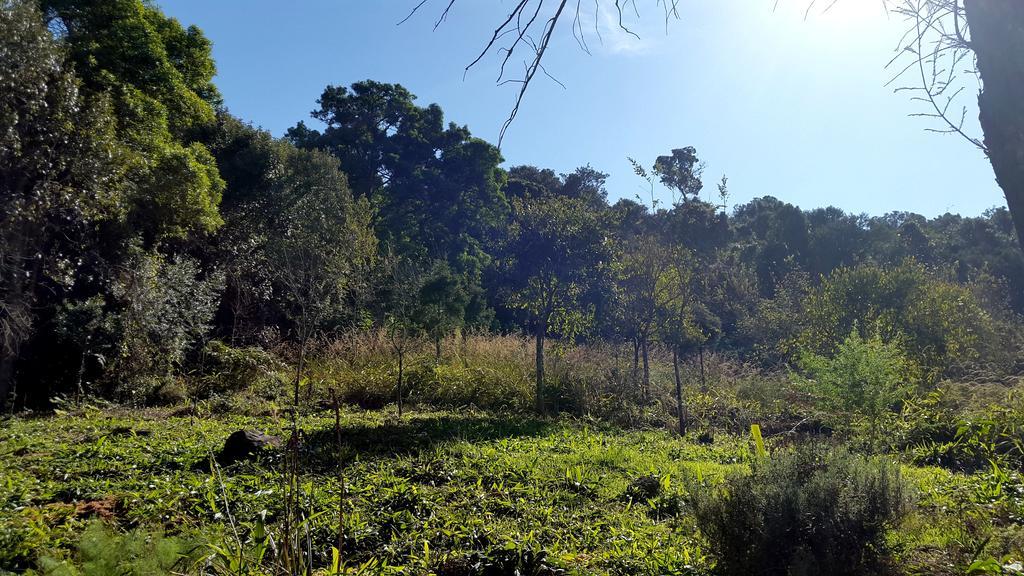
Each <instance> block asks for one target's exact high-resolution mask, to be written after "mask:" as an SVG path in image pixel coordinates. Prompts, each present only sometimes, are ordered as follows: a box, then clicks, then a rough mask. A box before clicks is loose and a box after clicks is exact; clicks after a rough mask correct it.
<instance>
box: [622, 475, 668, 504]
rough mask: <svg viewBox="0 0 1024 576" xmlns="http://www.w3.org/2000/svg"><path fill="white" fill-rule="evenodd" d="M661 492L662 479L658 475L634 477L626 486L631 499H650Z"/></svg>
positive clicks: (628, 496)
mask: <svg viewBox="0 0 1024 576" xmlns="http://www.w3.org/2000/svg"><path fill="white" fill-rule="evenodd" d="M660 492H661V480H660V479H658V477H657V476H652V475H648V476H640V477H639V478H634V479H633V481H632V482H630V483H629V486H627V487H626V494H625V495H626V497H627V498H628V499H630V500H639V501H644V500H650V499H652V498H654V497H655V496H657V495H658V494H659V493H660Z"/></svg>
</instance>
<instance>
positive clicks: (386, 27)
mask: <svg viewBox="0 0 1024 576" xmlns="http://www.w3.org/2000/svg"><path fill="white" fill-rule="evenodd" d="M157 1H158V4H159V5H160V6H161V7H162V8H163V9H164V11H165V12H166V13H168V14H169V15H171V16H174V17H176V18H178V19H179V20H180V21H181V22H182V23H183V24H185V25H188V24H196V25H198V26H199V27H200V28H202V29H203V30H204V32H205V33H206V35H207V36H208V37H209V38H210V39H211V40H212V41H213V53H214V56H215V58H216V60H217V66H218V75H217V84H218V86H219V87H220V90H221V92H222V93H223V95H224V100H225V102H226V104H227V106H228V108H229V109H230V110H231V112H233V113H234V114H236V115H237V116H240V117H241V118H243V119H245V120H248V121H250V122H252V123H254V124H256V125H259V126H262V127H264V128H266V129H268V130H270V131H271V132H272V133H273V134H275V135H281V134H283V133H284V131H285V130H286V129H287V128H288V127H290V126H292V125H294V124H295V123H296V122H298V121H299V120H307V122H308V116H309V112H310V111H311V110H312V109H313V107H314V106H315V100H316V98H317V97H318V96H319V94H320V92H321V91H322V90H323V88H324V86H325V85H327V84H335V85H348V84H351V83H353V82H356V81H359V80H364V79H368V78H370V79H375V80H380V81H386V82H397V83H401V84H403V85H405V86H406V87H407V88H409V89H410V90H411V91H412V92H413V93H414V94H416V95H417V96H418V97H419V99H418V102H419V103H420V104H421V105H426V104H428V103H431V102H436V103H438V104H440V105H441V107H442V108H443V109H444V111H445V113H446V115H447V117H448V119H449V120H452V121H455V122H457V123H459V124H466V125H468V126H469V127H470V129H471V130H472V131H473V133H474V134H475V135H477V136H480V137H482V138H485V139H488V140H490V141H492V142H496V141H497V137H498V132H499V130H500V128H501V124H502V122H503V120H504V119H505V117H506V116H507V114H508V112H509V110H510V107H511V105H512V102H513V100H514V95H515V89H516V88H515V87H514V86H496V85H495V83H494V79H495V76H496V75H497V57H496V56H491V57H490V58H488V59H485V60H484V61H483V62H481V63H480V64H479V65H478V66H477V67H476V68H474V69H473V70H471V71H470V72H469V73H468V75H467V76H466V78H465V79H463V68H464V66H465V65H466V64H468V63H469V62H470V61H471V60H472V59H473V58H474V57H475V56H476V54H477V52H479V50H480V49H481V48H482V46H483V45H484V43H485V42H486V40H487V39H488V38H489V36H490V33H491V31H492V30H493V28H494V27H495V25H496V24H497V23H498V22H499V21H500V20H501V19H502V18H503V16H504V15H505V14H506V13H507V12H508V10H509V9H510V7H511V4H510V3H509V2H508V1H502V0H459V1H458V2H456V4H455V7H454V9H453V12H452V14H451V15H450V17H449V18H448V20H447V21H446V22H444V23H443V24H442V25H441V26H440V27H439V28H438V30H437V31H433V23H434V20H435V19H436V17H437V16H438V15H439V14H440V12H441V10H442V9H443V8H444V5H446V4H447V1H446V0H430V2H428V3H427V5H426V6H424V7H423V8H422V9H421V12H420V13H419V14H418V15H417V16H415V17H413V18H412V19H411V20H410V21H408V22H406V23H405V24H403V25H401V26H396V23H397V22H398V21H400V20H401V19H402V18H403V17H404V16H405V15H406V14H408V12H409V10H410V9H411V8H412V7H413V6H415V4H416V3H418V0H373V1H365V0H364V1H356V0H302V1H296V2H281V1H280V0H218V1H216V2H211V1H209V0H157ZM772 3H773V0H720V1H714V2H712V1H703V2H697V1H683V2H680V4H681V8H680V12H681V20H678V21H673V22H671V24H670V26H669V30H668V33H667V34H666V32H665V27H664V20H663V18H662V17H661V8H660V7H658V6H656V3H655V0H637V5H638V7H639V9H640V16H641V17H640V19H639V20H637V19H636V17H635V16H630V17H629V20H628V21H629V23H630V25H631V26H632V27H633V29H634V30H635V31H637V32H638V33H639V35H640V39H639V40H638V39H636V38H633V37H632V36H629V35H627V34H625V33H623V32H621V31H618V30H617V29H616V28H615V26H614V25H613V21H612V20H611V19H610V16H611V14H608V13H602V14H600V15H598V17H597V20H598V28H599V29H600V30H601V32H602V34H601V36H602V38H603V42H598V40H597V38H596V36H595V35H594V34H593V32H592V29H593V26H594V17H593V16H591V15H588V16H587V18H588V19H589V22H588V23H587V28H588V29H591V35H590V38H589V40H590V47H591V54H590V55H588V54H586V53H584V52H582V51H581V50H580V49H579V48H578V47H577V44H576V42H575V40H574V39H573V37H572V34H571V31H570V28H569V24H570V22H571V21H570V20H566V22H565V24H564V25H563V26H562V30H561V32H560V33H559V34H557V36H556V38H555V40H554V42H553V45H552V47H551V52H550V56H549V57H548V58H547V59H546V60H545V62H546V68H547V70H548V72H550V73H551V74H552V75H553V76H555V77H556V78H558V80H559V81H561V82H562V83H563V84H564V85H565V88H564V89H563V88H562V87H560V86H559V85H558V84H557V83H555V82H553V81H551V80H549V79H547V78H542V77H538V79H537V81H536V82H535V84H534V85H533V87H532V88H531V90H530V92H529V93H528V94H527V97H526V102H525V104H524V106H523V107H522V109H521V112H520V115H519V119H518V120H517V121H516V122H515V124H513V126H512V127H511V129H510V130H509V132H508V134H507V135H506V137H505V142H504V145H503V148H502V153H503V155H504V156H505V158H506V166H512V165H516V164H535V165H537V166H541V167H548V168H553V169H555V170H556V171H559V172H569V171H571V170H572V169H574V168H575V167H576V166H581V165H586V164H590V165H592V166H593V167H595V168H597V169H599V170H602V171H604V172H608V173H609V174H610V175H611V177H610V178H609V186H608V188H609V192H610V194H611V196H612V197H613V198H616V197H633V196H635V195H636V194H637V193H641V192H643V190H644V189H643V188H642V187H641V186H640V184H641V182H640V181H639V179H638V178H637V177H636V176H634V175H633V173H632V170H631V169H630V166H629V163H628V162H627V160H626V158H627V156H632V157H634V158H637V159H638V160H641V161H642V162H643V163H644V164H648V165H649V164H650V163H651V162H652V161H653V159H654V158H655V157H656V156H658V155H660V154H664V153H667V152H668V151H669V150H670V149H672V148H678V147H683V146H694V147H696V148H697V150H698V152H699V154H700V156H701V158H702V159H704V160H705V161H706V162H707V171H706V173H705V178H704V180H705V191H706V192H708V191H710V190H713V189H714V183H715V182H716V181H717V180H718V178H719V177H720V176H721V175H722V174H723V173H724V174H727V175H728V177H729V188H730V192H731V204H736V203H740V202H745V201H747V200H749V199H750V198H753V197H756V196H763V195H773V196H776V197H778V198H781V199H783V200H785V201H787V202H792V203H794V204H798V205H800V206H801V207H803V208H813V207H818V206H826V205H833V206H838V207H840V208H843V209H844V210H848V211H852V212H856V213H861V212H864V213H868V214H872V215H876V214H883V213H886V212H890V211H894V210H907V211H913V212H918V213H921V214H925V215H927V216H934V215H937V214H941V213H944V212H947V211H950V212H958V213H961V214H965V215H976V214H979V213H981V212H982V211H984V210H985V209H987V208H990V207H992V206H1002V205H1004V201H1003V197H1002V194H1001V192H1000V191H999V188H998V187H997V186H996V184H995V181H994V179H993V176H992V170H991V167H990V166H989V164H988V161H987V160H986V159H985V158H984V156H983V155H982V153H981V152H980V151H978V150H975V149H972V148H971V147H970V145H969V144H967V143H966V142H964V141H962V140H960V139H958V138H956V137H953V136H949V135H939V134H934V133H929V132H926V131H925V129H926V128H928V127H930V126H935V125H934V124H932V123H930V122H929V121H928V120H925V119H921V118H911V117H908V114H911V113H913V112H921V111H923V109H922V108H921V107H920V105H918V104H915V103H913V102H911V101H910V100H909V96H908V95H907V94H906V93H899V94H897V93H894V92H893V87H892V86H890V87H885V86H884V85H885V83H886V81H887V80H888V79H889V77H890V76H891V75H892V72H891V71H887V70H885V69H884V66H885V64H886V62H888V61H889V60H890V59H891V58H892V56H893V55H894V48H895V47H896V45H897V42H898V40H899V36H900V34H901V32H902V30H903V27H904V23H903V22H902V21H901V20H900V19H899V18H898V17H895V16H887V15H886V14H885V12H884V10H883V9H882V7H881V2H880V0H843V1H842V2H840V4H839V5H837V7H835V8H834V9H833V10H832V11H830V12H828V13H825V14H812V15H811V16H810V17H809V18H808V19H807V20H806V21H805V20H804V19H803V7H804V6H805V5H806V0H780V2H779V7H778V9H777V10H776V11H775V12H773V11H772ZM583 4H585V5H586V4H590V3H589V2H584V3H583ZM605 4H606V5H611V4H613V3H612V2H605ZM515 64H516V65H518V66H521V65H522V61H521V60H520V61H518V62H515ZM968 91H969V92H970V91H976V88H971V87H969V88H968ZM963 103H964V104H965V105H968V106H971V107H972V108H971V109H970V110H969V112H968V124H967V127H968V129H969V130H970V131H972V132H975V133H978V134H980V129H979V128H978V126H977V113H976V110H974V109H973V106H974V95H973V93H969V94H968V95H967V97H966V98H964V99H963ZM666 196H667V195H666Z"/></svg>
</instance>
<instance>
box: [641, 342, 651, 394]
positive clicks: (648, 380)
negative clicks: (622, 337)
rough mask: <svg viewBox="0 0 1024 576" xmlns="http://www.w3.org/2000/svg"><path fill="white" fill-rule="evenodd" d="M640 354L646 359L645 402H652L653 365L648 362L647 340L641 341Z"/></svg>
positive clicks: (644, 378) (644, 377)
mask: <svg viewBox="0 0 1024 576" xmlns="http://www.w3.org/2000/svg"><path fill="white" fill-rule="evenodd" d="M640 353H641V355H642V356H643V359H644V374H643V393H644V402H650V400H651V364H650V362H649V361H648V354H647V338H641V339H640Z"/></svg>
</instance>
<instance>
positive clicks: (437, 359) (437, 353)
mask: <svg viewBox="0 0 1024 576" xmlns="http://www.w3.org/2000/svg"><path fill="white" fill-rule="evenodd" d="M440 363H441V337H440V336H438V337H435V338H434V364H440Z"/></svg>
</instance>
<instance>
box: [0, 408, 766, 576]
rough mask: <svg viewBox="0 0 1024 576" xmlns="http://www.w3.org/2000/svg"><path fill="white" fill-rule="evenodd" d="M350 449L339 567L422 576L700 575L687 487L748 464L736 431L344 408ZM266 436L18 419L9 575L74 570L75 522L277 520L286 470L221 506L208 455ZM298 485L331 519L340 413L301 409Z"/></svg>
mask: <svg viewBox="0 0 1024 576" xmlns="http://www.w3.org/2000/svg"><path fill="white" fill-rule="evenodd" d="M342 425H343V433H344V436H345V444H346V447H347V456H346V458H345V465H344V474H345V477H346V479H347V484H348V494H349V496H348V498H347V500H346V503H345V510H346V519H345V526H344V528H345V530H344V532H345V546H344V550H343V557H344V558H345V559H347V560H349V561H350V562H354V563H359V562H365V561H368V560H371V559H375V560H378V561H382V562H386V563H388V564H389V565H391V566H394V567H395V568H394V569H393V570H383V571H382V572H384V573H388V572H394V573H424V574H425V573H427V572H429V571H435V572H436V571H439V570H443V569H444V567H445V566H446V564H448V563H451V562H454V561H455V560H457V559H461V558H464V557H466V556H468V555H470V554H472V553H473V552H482V553H486V552H489V551H494V550H503V549H509V550H519V551H523V550H535V551H541V550H543V551H545V552H546V554H547V558H548V561H549V562H550V563H552V564H554V565H557V566H560V567H562V568H564V569H567V570H568V571H569V572H570V573H574V574H594V573H611V574H679V573H688V572H690V571H691V569H692V570H701V569H706V568H707V567H708V566H709V564H708V562H709V560H708V559H707V558H705V557H704V554H703V552H702V547H701V545H700V542H699V538H698V536H697V533H696V530H695V527H694V526H693V524H692V521H691V520H690V519H689V517H688V516H687V515H686V514H685V513H684V511H683V507H681V506H680V505H679V502H680V501H681V500H682V499H683V498H684V496H685V491H686V486H687V485H689V484H692V480H693V479H696V478H700V479H702V480H705V481H711V480H713V479H715V478H721V477H722V476H723V475H724V474H725V473H726V472H727V471H728V470H730V469H735V468H736V467H740V466H744V465H745V463H746V462H748V461H749V459H750V453H749V449H748V446H747V442H746V440H745V439H744V438H741V437H734V436H728V435H719V436H718V437H717V438H716V441H715V443H714V445H711V446H704V445H699V444H696V443H694V442H684V441H680V440H679V439H677V438H675V437H673V436H672V435H670V434H669V433H668V432H667V431H659V430H650V431H629V432H625V431H622V430H619V429H615V428H609V427H606V426H602V425H599V424H596V423H592V422H581V421H574V420H556V421H538V420H532V419H528V418H501V417H496V416H492V415H489V414H486V413H478V412H468V413H467V412H460V413H454V412H422V413H416V414H413V415H412V416H411V417H409V418H408V419H406V420H404V421H402V422H396V421H394V420H392V419H390V417H389V416H388V415H387V414H386V413H384V412H363V411H347V412H344V413H343V415H342ZM243 427H244V428H258V429H262V430H266V431H267V432H269V433H273V434H282V435H284V434H285V433H286V430H285V428H286V426H285V425H284V424H283V423H282V422H279V421H275V420H271V419H267V418H240V417H233V416H224V417H217V418H207V419H197V420H195V421H192V420H190V419H189V418H180V417H171V416H168V415H166V414H165V413H160V412H152V411H151V412H147V413H146V414H145V415H144V416H138V415H129V414H128V413H119V412H99V411H93V412H89V413H84V414H76V415H62V416H55V417H48V418H34V419H33V418H27V419H15V420H11V421H9V422H7V423H6V426H5V427H4V429H3V431H2V433H0V456H2V457H0V476H2V477H3V478H4V481H3V483H2V486H0V502H2V508H0V525H2V526H3V527H4V528H3V530H4V536H3V538H4V539H3V541H2V542H3V546H4V549H5V551H4V554H5V555H4V556H3V557H2V559H3V561H4V567H6V568H7V569H24V568H27V567H28V566H30V565H32V564H33V563H34V562H36V560H37V559H38V558H39V556H40V555H46V556H50V557H54V558H57V559H64V558H67V559H74V550H75V546H76V543H77V541H78V538H79V536H80V534H81V533H82V530H83V529H84V527H85V526H86V525H87V524H88V523H89V522H90V521H91V520H93V519H96V518H100V519H102V520H104V521H105V522H108V523H110V524H112V525H114V526H117V527H119V528H120V529H122V530H126V529H129V528H135V527H140V526H145V527H147V528H149V529H151V530H159V531H163V532H167V533H173V534H179V535H184V536H185V537H186V538H187V539H189V540H192V541H196V542H203V541H216V540H217V539H218V538H222V537H223V536H224V534H225V533H226V531H227V530H228V529H229V528H228V526H229V518H228V510H227V509H226V508H225V500H226V502H227V503H228V505H229V507H230V515H231V518H233V519H234V520H235V521H236V522H239V523H242V522H250V521H253V520H255V519H257V518H259V517H261V515H264V514H265V515H266V517H267V518H268V519H270V520H273V519H274V518H275V517H277V516H278V515H280V514H281V485H282V482H281V477H280V475H279V473H278V471H277V470H278V469H279V468H280V465H279V464H280V463H279V462H277V461H275V460H274V459H272V458H271V459H268V460H264V461H261V462H258V463H241V464H237V465H234V466H230V467H226V468H225V469H224V470H223V473H224V478H225V482H224V489H225V494H226V498H224V497H221V495H220V487H219V483H218V481H217V478H216V476H215V474H213V473H211V472H210V471H209V467H208V464H207V463H208V461H209V458H210V455H211V454H212V453H214V452H216V451H217V450H218V449H219V448H220V446H221V445H222V443H223V440H224V438H225V437H226V436H227V435H228V434H229V433H230V432H231V431H233V430H236V429H239V428H243ZM301 428H302V429H303V430H305V431H306V432H307V442H306V446H307V448H306V450H305V455H304V458H303V460H304V470H305V474H304V475H303V482H304V483H305V485H306V489H307V490H308V492H309V496H308V498H309V500H310V501H311V502H312V506H311V508H312V509H313V510H314V512H317V511H335V510H337V505H338V498H339V494H340V484H339V482H338V479H337V473H336V469H335V462H334V459H333V451H334V448H333V445H332V443H333V418H332V417H329V416H328V415H326V414H325V415H323V416H308V417H305V418H303V419H302V420H301ZM649 476H652V477H655V478H658V479H659V484H658V490H657V494H653V495H650V496H651V498H650V499H639V500H638V499H635V498H634V499H631V498H630V497H629V495H628V494H630V490H629V488H630V485H631V484H632V483H634V482H636V481H637V480H638V479H639V478H644V477H649ZM336 518H337V515H336V514H334V513H331V514H323V515H321V516H319V517H318V518H317V519H316V520H315V521H314V522H313V523H312V524H313V526H312V539H313V543H314V554H315V555H316V556H317V559H318V563H319V566H321V567H323V566H327V565H328V564H329V562H330V553H331V545H332V544H333V543H334V542H335V541H336V540H335V539H336V530H337V520H336Z"/></svg>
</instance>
